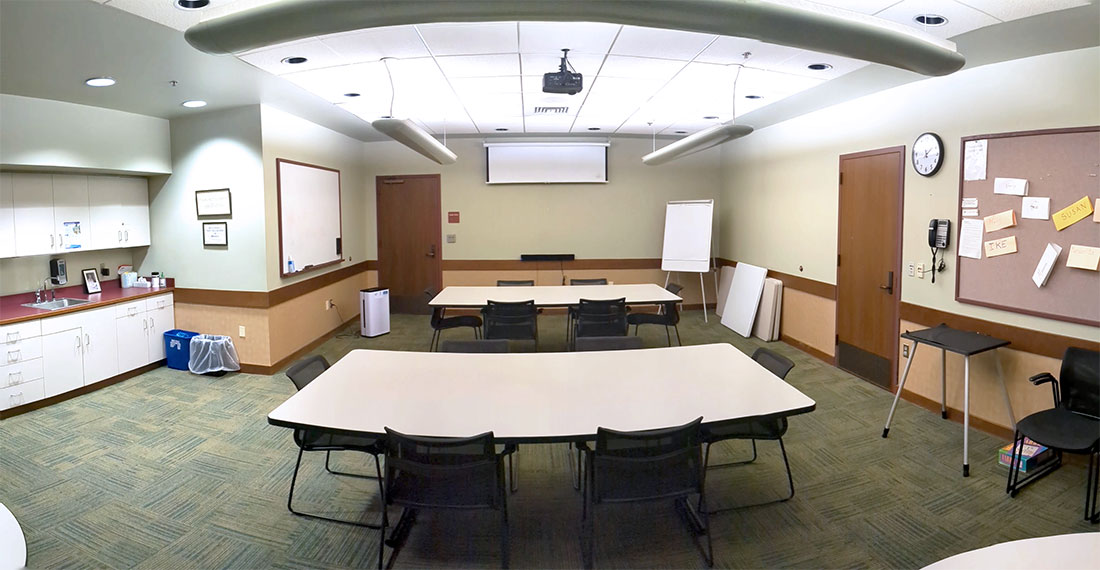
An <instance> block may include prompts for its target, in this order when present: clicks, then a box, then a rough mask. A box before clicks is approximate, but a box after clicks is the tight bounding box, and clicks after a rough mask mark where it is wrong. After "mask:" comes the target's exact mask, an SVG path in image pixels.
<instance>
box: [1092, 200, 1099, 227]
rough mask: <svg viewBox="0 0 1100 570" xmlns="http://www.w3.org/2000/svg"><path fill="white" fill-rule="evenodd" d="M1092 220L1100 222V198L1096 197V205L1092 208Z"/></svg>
mask: <svg viewBox="0 0 1100 570" xmlns="http://www.w3.org/2000/svg"><path fill="white" fill-rule="evenodd" d="M1092 221H1094V222H1100V198H1097V199H1096V207H1095V208H1093V209H1092Z"/></svg>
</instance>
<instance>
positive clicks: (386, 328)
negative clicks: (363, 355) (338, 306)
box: [359, 287, 390, 337]
mask: <svg viewBox="0 0 1100 570" xmlns="http://www.w3.org/2000/svg"><path fill="white" fill-rule="evenodd" d="M388 332H390V290H389V289H385V288H382V287H372V288H370V289H362V290H360V291H359V334H360V335H362V336H369V337H374V336H379V335H384V334H386V333H388Z"/></svg>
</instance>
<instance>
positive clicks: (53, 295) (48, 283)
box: [36, 277, 57, 302]
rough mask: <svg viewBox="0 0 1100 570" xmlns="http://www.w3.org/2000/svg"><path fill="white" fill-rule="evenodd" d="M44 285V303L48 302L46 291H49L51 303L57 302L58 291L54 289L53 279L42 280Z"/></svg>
mask: <svg viewBox="0 0 1100 570" xmlns="http://www.w3.org/2000/svg"><path fill="white" fill-rule="evenodd" d="M42 285H43V287H42V300H43V301H45V300H46V291H49V292H50V300H51V301H56V300H57V289H54V288H53V278H52V277H47V278H45V279H43V280H42ZM36 302H37V301H36Z"/></svg>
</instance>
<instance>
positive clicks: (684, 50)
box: [610, 26, 718, 61]
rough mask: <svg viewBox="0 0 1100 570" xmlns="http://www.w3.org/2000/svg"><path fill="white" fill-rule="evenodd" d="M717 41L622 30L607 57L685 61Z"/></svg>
mask: <svg viewBox="0 0 1100 570" xmlns="http://www.w3.org/2000/svg"><path fill="white" fill-rule="evenodd" d="M716 37H718V36H715V35H713V34H697V33H695V32H681V31H679V30H659V29H656V28H639V27H637V26H623V29H622V31H621V32H619V37H618V38H616V39H615V44H614V45H613V46H612V47H611V52H610V53H613V54H616V55H633V56H641V57H659V58H664V59H679V60H685V61H687V60H691V59H692V58H694V57H695V56H696V55H698V54H699V52H701V51H703V49H704V48H706V47H707V46H708V45H710V43H711V42H712V41H714V39H715V38H716Z"/></svg>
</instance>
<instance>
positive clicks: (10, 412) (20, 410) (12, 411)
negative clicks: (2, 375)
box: [0, 359, 167, 420]
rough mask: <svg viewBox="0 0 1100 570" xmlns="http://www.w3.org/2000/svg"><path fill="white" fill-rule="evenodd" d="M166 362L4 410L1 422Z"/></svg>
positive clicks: (124, 378)
mask: <svg viewBox="0 0 1100 570" xmlns="http://www.w3.org/2000/svg"><path fill="white" fill-rule="evenodd" d="M165 362H167V359H164V360H159V361H157V362H153V363H150V364H146V365H145V366H142V367H141V368H135V369H133V370H131V371H129V372H123V373H122V374H119V375H118V376H112V377H110V378H107V379H105V380H100V381H99V382H96V383H95V384H88V385H87V386H81V387H80V388H77V389H76V390H70V391H68V392H65V393H64V394H58V395H56V396H50V397H49V398H44V399H42V400H38V401H37V402H31V403H29V404H24V405H22V406H16V407H14V408H8V409H7V410H4V411H2V412H0V420H5V419H8V418H10V417H12V416H18V415H19V414H25V413H27V412H33V411H34V410H37V409H40V408H45V407H46V406H52V405H54V404H56V403H58V402H64V401H65V400H71V399H73V398H75V397H77V396H83V395H84V394H88V393H91V392H95V391H96V390H99V389H100V388H106V387H107V386H110V385H111V384H118V383H119V382H122V381H123V380H129V379H130V378H133V377H134V376H137V375H138V374H145V373H146V372H149V371H150V370H156V369H157V368H160V367H161V366H164V363H165Z"/></svg>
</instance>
